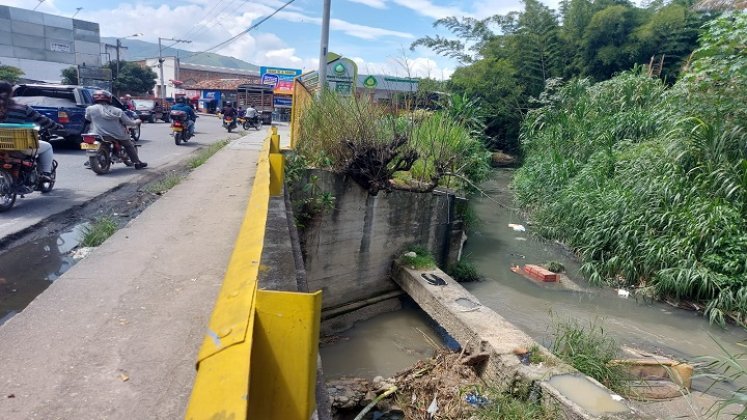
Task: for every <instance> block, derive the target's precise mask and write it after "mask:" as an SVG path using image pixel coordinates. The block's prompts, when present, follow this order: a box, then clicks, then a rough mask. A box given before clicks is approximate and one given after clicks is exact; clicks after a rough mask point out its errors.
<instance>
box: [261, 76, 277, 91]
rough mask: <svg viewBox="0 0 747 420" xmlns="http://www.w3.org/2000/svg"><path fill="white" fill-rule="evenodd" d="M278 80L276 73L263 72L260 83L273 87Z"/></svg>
mask: <svg viewBox="0 0 747 420" xmlns="http://www.w3.org/2000/svg"><path fill="white" fill-rule="evenodd" d="M278 81H280V78H279V77H278V76H277V75H276V74H263V75H262V81H261V82H260V83H262V84H263V85H266V86H272V87H273V88H274V87H275V86H277V84H278Z"/></svg>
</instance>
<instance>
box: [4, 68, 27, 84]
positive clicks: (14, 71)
mask: <svg viewBox="0 0 747 420" xmlns="http://www.w3.org/2000/svg"><path fill="white" fill-rule="evenodd" d="M23 75H24V72H23V70H21V69H19V68H18V67H13V66H0V80H5V81H6V82H10V83H15V82H17V81H18V80H19V79H20V78H21V76H23Z"/></svg>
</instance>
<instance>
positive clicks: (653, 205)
mask: <svg viewBox="0 0 747 420" xmlns="http://www.w3.org/2000/svg"><path fill="white" fill-rule="evenodd" d="M741 19H742V20H743V21H744V29H742V33H743V35H745V36H747V17H742V18H741ZM715 28H716V29H714V30H717V29H721V26H719V25H715ZM713 36H716V35H713ZM723 36H727V37H733V35H729V34H727V35H723ZM727 41H728V40H727ZM712 42H716V41H715V40H712ZM725 42H726V41H725ZM726 43H727V44H728V42H726ZM727 46H728V45H727ZM724 48H726V47H724ZM716 50H717V51H720V49H716ZM696 57H697V54H696ZM708 57H710V58H712V56H708ZM729 59H730V58H728V57H726V58H724V60H729ZM693 68H695V69H697V68H699V63H698V60H697V59H696V60H695V62H694V63H693ZM721 68H723V69H724V71H725V72H733V73H729V74H721V75H714V74H713V73H712V72H711V69H710V68H709V70H708V71H707V72H703V73H700V74H698V75H695V76H692V77H684V78H683V79H682V80H681V81H680V82H678V83H677V84H676V85H675V86H674V87H673V88H668V87H667V86H666V85H665V84H664V83H662V82H660V81H658V80H656V79H651V78H648V77H645V75H641V74H639V73H637V72H630V73H625V74H622V75H620V76H618V77H615V78H614V79H611V80H609V81H606V82H603V83H599V84H596V85H592V84H591V83H590V82H588V81H586V80H574V81H571V82H568V83H566V84H564V85H558V84H554V85H553V86H552V88H553V90H552V91H550V92H546V94H545V95H543V98H544V100H545V103H544V106H543V107H541V108H539V109H537V110H534V111H531V112H530V113H529V115H528V116H527V118H526V121H525V122H524V124H523V126H522V134H521V137H522V142H523V146H524V148H525V164H524V166H523V167H522V168H521V169H520V170H519V171H518V172H517V175H516V177H515V179H514V186H515V188H516V190H517V197H518V199H519V201H520V202H521V203H522V205H524V206H525V207H526V208H528V209H529V210H530V211H531V212H532V214H533V217H534V219H535V220H536V222H537V224H538V226H539V229H540V231H541V233H542V234H544V235H545V236H547V237H550V238H552V239H557V240H560V241H563V242H565V243H567V244H568V245H570V246H572V247H573V248H574V249H575V250H576V251H577V254H578V255H579V257H580V258H581V260H582V266H581V272H582V273H583V274H584V275H585V276H586V277H587V278H588V279H589V280H590V281H591V282H593V283H612V284H614V285H615V286H625V287H634V288H637V289H639V290H640V289H643V290H640V291H641V292H645V293H646V294H647V295H654V296H659V297H661V298H665V299H674V300H687V301H690V302H693V303H695V304H696V305H700V306H701V307H702V308H703V310H704V312H705V314H706V315H707V316H708V318H709V320H710V321H712V322H715V323H719V324H723V323H724V322H726V321H727V320H728V319H732V320H734V321H736V322H738V323H742V324H744V323H745V317H746V316H747V258H745V250H747V135H746V132H745V130H746V129H747V127H745V119H744V118H742V117H741V116H742V115H743V114H744V109H742V108H740V107H741V105H740V106H734V104H735V103H736V104H737V105H739V104H741V102H742V101H744V99H738V98H745V97H747V72H745V71H744V70H743V69H741V70H740V69H737V70H734V69H733V68H732V67H730V66H722V67H721ZM709 77H710V79H709ZM735 79H736V80H743V81H744V83H735V82H734V80H735ZM708 80H710V83H706V82H705V81H708ZM724 81H726V82H724ZM725 86H728V92H727V91H725V89H726V88H725ZM693 98H697V101H693V100H692V99H693ZM730 98H737V99H733V100H732V99H730Z"/></svg>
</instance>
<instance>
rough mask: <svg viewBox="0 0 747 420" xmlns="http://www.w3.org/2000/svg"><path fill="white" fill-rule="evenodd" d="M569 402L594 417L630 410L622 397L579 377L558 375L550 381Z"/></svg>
mask: <svg viewBox="0 0 747 420" xmlns="http://www.w3.org/2000/svg"><path fill="white" fill-rule="evenodd" d="M548 382H549V383H550V385H552V386H553V387H554V388H555V389H557V390H558V391H559V392H560V393H561V394H562V395H564V396H565V397H566V398H568V399H569V400H571V401H573V402H574V403H576V404H578V405H579V406H581V407H582V408H583V409H584V410H586V411H587V412H588V413H589V414H591V415H593V416H602V415H605V414H613V413H625V412H628V411H630V409H629V408H628V407H627V406H626V405H625V404H623V403H622V402H621V401H622V399H623V398H622V397H620V396H619V395H616V394H610V392H609V390H607V389H604V388H602V387H600V386H599V385H597V384H595V383H593V382H591V381H590V380H589V379H588V378H586V377H584V376H579V375H570V374H568V375H556V376H553V377H552V378H550V380H549V381H548Z"/></svg>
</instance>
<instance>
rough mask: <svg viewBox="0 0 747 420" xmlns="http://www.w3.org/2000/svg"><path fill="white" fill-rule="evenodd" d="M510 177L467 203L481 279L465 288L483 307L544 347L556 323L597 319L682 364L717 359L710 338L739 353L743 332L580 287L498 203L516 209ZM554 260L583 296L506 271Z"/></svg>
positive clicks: (569, 264)
mask: <svg viewBox="0 0 747 420" xmlns="http://www.w3.org/2000/svg"><path fill="white" fill-rule="evenodd" d="M511 175H512V172H511V171H498V172H497V173H496V174H495V177H494V178H493V179H492V180H491V181H489V182H487V183H486V184H485V185H483V186H482V187H483V189H484V190H485V192H486V193H487V194H488V195H490V196H491V197H493V199H487V198H481V199H476V200H473V203H474V205H475V210H476V212H477V215H478V217H479V218H480V220H481V224H480V225H479V226H478V227H477V228H476V229H475V230H474V231H473V232H472V233H471V234H470V236H469V239H468V241H467V244H466V247H465V254H466V255H468V256H469V258H470V259H471V260H472V261H473V262H474V263H475V265H476V266H477V269H478V271H479V272H480V273H481V274H483V275H484V276H485V277H486V280H485V281H481V282H476V283H469V284H464V286H465V287H466V288H467V289H469V290H470V291H471V292H472V293H473V294H474V295H475V296H477V298H478V299H479V300H480V302H481V303H482V304H484V305H486V306H488V307H490V308H492V309H493V310H495V311H496V312H497V313H498V314H500V315H501V316H503V317H505V318H506V319H508V320H509V321H510V322H512V323H513V324H515V325H517V326H518V327H519V328H521V329H522V330H524V331H525V332H527V333H528V334H530V335H531V336H533V337H534V338H535V339H537V340H538V341H540V342H544V343H545V344H547V343H549V337H550V333H551V332H552V322H553V318H555V319H556V320H568V319H574V320H578V321H580V322H581V323H589V322H599V323H601V325H603V326H604V328H605V330H606V331H607V332H609V333H610V334H611V335H612V336H614V337H615V338H616V339H617V341H618V342H619V343H620V344H621V345H624V346H631V347H637V348H642V349H646V350H649V351H656V352H661V353H663V354H666V355H671V356H676V357H684V358H686V359H692V358H695V357H698V356H704V355H721V354H722V353H721V351H720V350H719V347H718V345H717V344H716V343H715V342H714V340H713V339H712V338H711V336H712V337H713V338H715V339H716V340H718V341H719V343H721V344H722V345H723V346H724V347H725V348H726V349H727V350H729V351H730V352H732V353H741V352H742V351H743V350H744V349H743V348H741V347H740V346H738V345H737V343H740V342H743V341H744V340H746V339H747V333H745V331H744V330H743V329H740V328H737V327H729V328H726V329H721V328H719V327H715V326H710V325H709V324H708V322H707V321H706V320H705V319H704V318H703V317H701V316H699V315H697V314H696V313H694V312H689V311H684V310H679V309H675V308H673V307H671V306H669V305H666V304H659V303H654V304H651V303H643V302H636V300H635V299H633V298H632V297H631V298H628V299H623V298H621V297H618V293H617V291H615V290H611V289H608V288H594V287H588V285H586V284H584V282H583V279H582V278H581V276H580V275H579V273H578V268H579V267H578V264H577V263H576V262H575V260H574V259H573V258H572V256H571V255H569V253H568V252H566V251H564V250H563V248H561V247H560V246H559V245H557V244H554V243H549V242H547V241H544V240H541V239H538V238H537V237H535V236H534V235H532V227H531V226H527V224H526V221H525V220H524V219H523V218H522V216H521V215H520V214H519V213H518V212H516V211H512V210H509V209H506V208H502V207H500V206H499V205H498V204H497V203H496V201H497V202H498V203H501V204H503V205H506V206H510V207H513V206H514V204H513V203H512V198H511V194H510V191H509V190H508V185H509V183H510V181H511ZM509 223H512V224H522V225H524V226H525V227H526V232H518V231H515V230H513V229H512V228H510V227H509V226H508V224H509ZM552 260H555V261H560V262H562V263H563V264H564V265H565V267H566V269H567V271H568V276H569V277H570V278H571V279H572V280H574V281H575V282H576V283H577V284H579V285H580V286H581V287H582V288H583V289H585V292H572V291H567V290H562V289H558V288H550V287H544V286H542V285H541V284H538V283H535V282H533V281H531V280H528V279H526V278H524V277H522V276H519V275H517V274H514V273H513V272H511V271H510V270H509V269H510V267H511V266H512V265H517V264H518V265H523V264H532V263H534V264H545V263H547V262H548V261H552Z"/></svg>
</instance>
